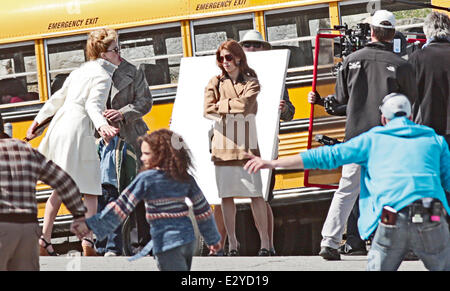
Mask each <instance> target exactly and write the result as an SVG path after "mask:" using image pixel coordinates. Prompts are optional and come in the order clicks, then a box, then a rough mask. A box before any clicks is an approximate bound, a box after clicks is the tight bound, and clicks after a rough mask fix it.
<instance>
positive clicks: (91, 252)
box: [81, 238, 97, 257]
mask: <svg viewBox="0 0 450 291" xmlns="http://www.w3.org/2000/svg"><path fill="white" fill-rule="evenodd" d="M83 241H87V242H88V243H90V244H91V245H90V246H84V245H83V244H81V248H82V249H83V257H96V256H97V252H96V251H95V248H94V242H93V241H92V240H90V239H88V238H83Z"/></svg>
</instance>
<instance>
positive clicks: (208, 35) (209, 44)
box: [193, 14, 253, 56]
mask: <svg viewBox="0 0 450 291" xmlns="http://www.w3.org/2000/svg"><path fill="white" fill-rule="evenodd" d="M251 29H253V15H251V14H245V15H238V16H231V17H221V18H215V19H205V20H198V21H195V22H194V24H193V30H194V33H193V35H194V47H195V50H194V54H195V55H196V56H202V55H211V54H214V53H215V52H216V50H217V48H218V47H219V45H220V44H221V43H222V42H224V41H226V40H227V39H234V40H236V41H239V40H240V39H241V38H242V37H243V36H244V34H245V33H246V32H247V31H248V30H251Z"/></svg>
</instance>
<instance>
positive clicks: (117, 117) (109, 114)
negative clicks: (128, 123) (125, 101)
mask: <svg viewBox="0 0 450 291" xmlns="http://www.w3.org/2000/svg"><path fill="white" fill-rule="evenodd" d="M103 116H104V117H106V118H108V119H109V120H111V121H113V122H118V121H121V120H123V119H124V117H123V114H122V112H120V111H119V110H115V109H106V110H105V111H104V112H103Z"/></svg>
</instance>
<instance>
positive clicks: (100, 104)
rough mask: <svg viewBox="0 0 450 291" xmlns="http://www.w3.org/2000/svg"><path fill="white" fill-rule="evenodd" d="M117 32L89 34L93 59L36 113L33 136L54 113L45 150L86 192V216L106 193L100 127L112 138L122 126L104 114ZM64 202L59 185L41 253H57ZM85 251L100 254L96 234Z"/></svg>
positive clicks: (86, 242) (42, 147) (51, 201)
mask: <svg viewBox="0 0 450 291" xmlns="http://www.w3.org/2000/svg"><path fill="white" fill-rule="evenodd" d="M117 45H118V44H117V33H116V32H115V31H114V30H111V29H99V30H96V31H93V32H91V33H90V34H89V37H88V41H87V46H86V53H87V56H88V59H89V61H88V62H86V63H84V64H83V65H82V66H81V67H80V68H78V69H76V70H74V71H73V72H72V73H71V74H70V75H69V77H68V78H67V79H66V81H65V82H64V85H63V86H62V88H61V89H60V90H58V91H57V92H56V93H55V94H53V95H52V96H51V98H50V99H49V100H48V101H47V102H46V103H45V105H44V106H43V107H42V109H41V110H40V111H39V113H38V115H37V116H36V118H35V119H34V122H33V123H32V124H31V126H30V128H29V129H28V132H27V138H28V139H32V138H34V137H36V134H35V133H34V130H35V129H36V127H37V126H38V125H39V124H40V123H42V122H43V121H44V120H46V119H47V118H48V117H51V116H53V119H52V121H51V123H50V125H49V127H48V130H47V133H46V135H45V137H44V138H43V140H42V142H41V143H40V145H39V151H40V152H42V153H43V154H44V155H45V156H46V157H47V158H48V159H50V160H53V161H54V162H55V163H56V164H58V165H59V166H60V167H61V168H63V169H64V170H66V171H67V172H68V173H69V174H70V176H71V177H72V178H73V179H74V180H75V182H76V183H77V186H78V187H79V188H80V192H81V193H82V194H83V195H84V203H85V206H86V208H87V212H86V218H88V217H91V216H93V215H94V214H95V213H96V212H97V196H99V195H102V190H101V180H100V161H99V158H98V154H97V149H96V145H95V137H94V133H95V130H97V131H98V133H99V134H100V135H101V137H102V138H104V139H107V140H108V139H110V138H112V137H113V136H114V135H116V134H117V133H118V129H117V128H115V127H112V126H110V125H109V124H108V121H107V119H106V118H105V117H104V116H103V114H102V113H103V111H104V110H105V109H106V102H107V98H108V96H109V92H110V89H111V83H112V80H111V76H112V74H113V72H114V70H115V69H116V68H117V65H115V64H114V63H115V62H117V60H118V46H117ZM60 206H61V199H60V198H59V195H58V194H57V193H56V192H55V191H54V192H53V193H52V194H51V196H50V197H49V199H48V200H47V204H46V207H45V214H44V226H43V230H42V231H43V234H42V237H41V238H40V241H39V244H40V254H41V255H56V253H55V252H54V250H53V247H52V246H51V243H50V241H51V235H52V230H53V223H54V220H55V218H56V215H57V213H58V210H59V208H60ZM81 245H82V248H83V252H84V255H85V256H93V255H96V252H95V250H94V248H93V246H94V245H93V242H92V234H91V235H90V236H88V237H86V238H84V239H83V241H82V243H81Z"/></svg>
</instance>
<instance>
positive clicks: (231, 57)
mask: <svg viewBox="0 0 450 291" xmlns="http://www.w3.org/2000/svg"><path fill="white" fill-rule="evenodd" d="M224 59H225V60H226V61H227V62H231V61H232V60H233V55H230V54H228V55H225V56H219V58H218V59H217V60H218V61H219V63H223V61H224Z"/></svg>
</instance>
